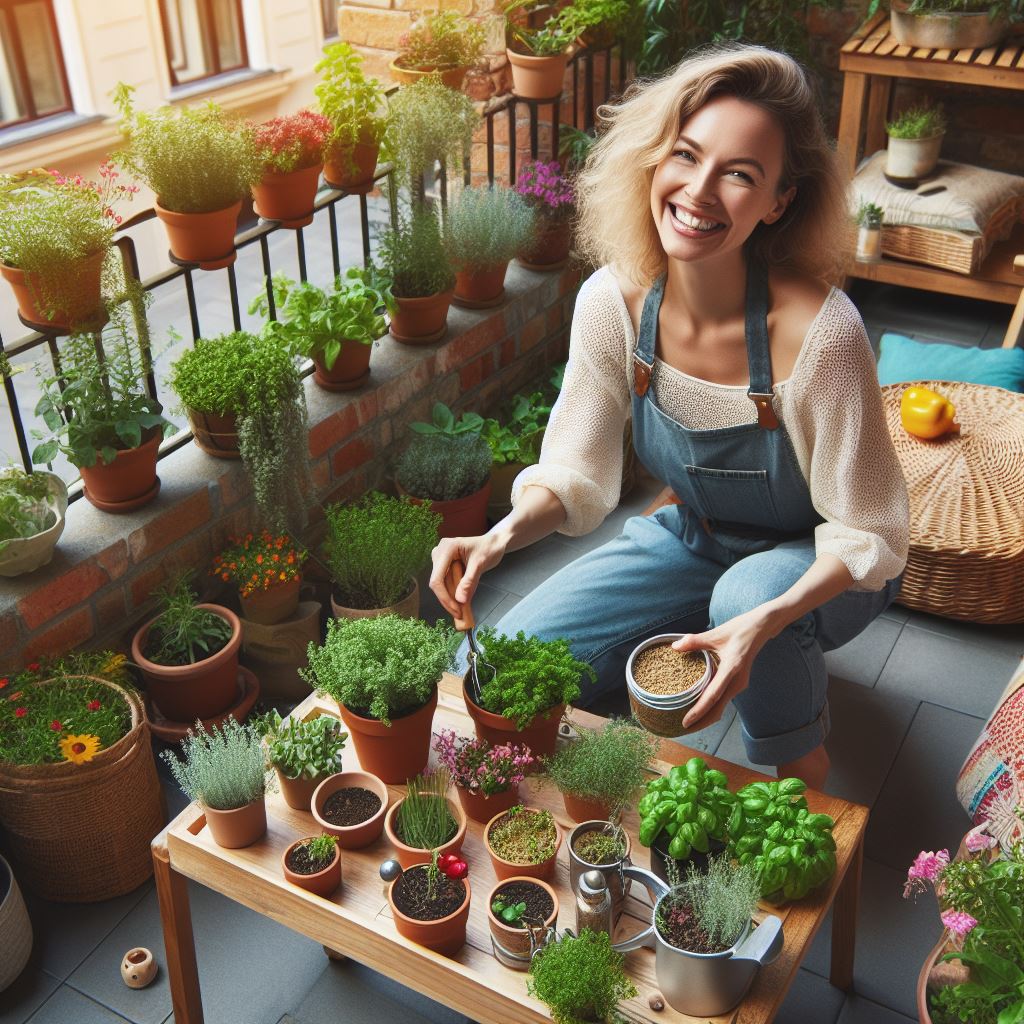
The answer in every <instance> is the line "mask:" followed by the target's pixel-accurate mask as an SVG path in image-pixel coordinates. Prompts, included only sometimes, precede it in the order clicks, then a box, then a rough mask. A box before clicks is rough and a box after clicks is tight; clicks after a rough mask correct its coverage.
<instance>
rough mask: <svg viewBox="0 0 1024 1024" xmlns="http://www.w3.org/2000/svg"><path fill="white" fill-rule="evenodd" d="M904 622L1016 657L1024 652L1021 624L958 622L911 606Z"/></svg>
mask: <svg viewBox="0 0 1024 1024" xmlns="http://www.w3.org/2000/svg"><path fill="white" fill-rule="evenodd" d="M907 622H908V623H909V624H910V625H911V626H915V627H917V628H918V629H924V630H927V631H928V632H929V633H938V634H939V635H940V636H946V637H951V638H952V639H953V640H963V641H965V642H966V643H970V644H978V645H979V646H982V647H987V648H989V649H990V650H993V651H1000V652H1005V653H1006V654H1009V655H1010V656H1011V657H1015V658H1018V659H1019V658H1020V657H1021V656H1024V625H1013V626H993V625H986V624H984V623H979V622H960V621H959V620H957V619H944V618H942V617H941V616H939V615H928V614H926V613H925V612H919V611H914V610H908V612H907Z"/></svg>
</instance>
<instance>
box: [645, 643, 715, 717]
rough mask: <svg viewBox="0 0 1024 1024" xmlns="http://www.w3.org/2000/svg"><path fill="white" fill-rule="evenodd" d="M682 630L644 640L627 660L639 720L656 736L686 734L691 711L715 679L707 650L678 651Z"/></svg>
mask: <svg viewBox="0 0 1024 1024" xmlns="http://www.w3.org/2000/svg"><path fill="white" fill-rule="evenodd" d="M680 636H682V634H681V633H659V634H658V635H657V636H652V637H649V638H648V639H646V640H643V641H641V642H640V643H639V644H637V646H636V647H634V648H633V651H632V652H631V653H630V655H629V658H627V659H626V690H627V692H628V693H629V706H630V708H631V709H632V711H633V716H634V717H635V718H636V720H637V721H638V722H639V723H640V724H641V725H642V726H643V727H644V728H645V729H646V730H647V731H648V732H653V733H654V734H655V735H656V736H683V735H685V734H686V733H688V732H693V731H694V729H696V728H699V726H691V727H690V728H689V729H688V728H686V726H684V725H683V720H684V719H685V718H686V715H687V712H688V711H689V710H690V707H691V705H693V704H694V703H695V702H696V701H697V699H698V698H699V697H700V695H701V693H703V691H704V688H705V687H706V686H707V685H708V683H709V682H710V681H711V676H712V673H713V671H714V663H713V662H712V660H711V656H710V655H709V654H708V652H707V651H677V650H674V649H673V647H672V644H673V643H674V642H675V641H676V640H678V639H679V638H680Z"/></svg>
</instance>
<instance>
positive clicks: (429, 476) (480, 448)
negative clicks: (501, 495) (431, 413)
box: [395, 434, 491, 501]
mask: <svg viewBox="0 0 1024 1024" xmlns="http://www.w3.org/2000/svg"><path fill="white" fill-rule="evenodd" d="M490 473H491V449H490V447H489V446H488V444H487V442H486V441H485V440H484V439H483V438H482V437H481V436H480V435H479V434H458V435H455V436H448V435H446V434H417V435H416V436H415V437H414V438H413V439H412V442H411V443H410V444H409V447H408V448H406V450H405V451H404V452H403V453H402V456H401V458H400V459H399V460H398V468H397V471H396V473H395V476H396V479H397V480H398V482H399V483H400V484H401V485H402V487H403V488H404V489H405V490H406V491H407V492H408V493H409V494H411V495H413V497H416V498H429V499H430V500H431V501H455V500H456V499H458V498H465V497H468V496H469V495H470V494H476V492H477V491H479V490H480V488H482V487H483V486H484V484H486V483H487V479H488V477H489V476H490Z"/></svg>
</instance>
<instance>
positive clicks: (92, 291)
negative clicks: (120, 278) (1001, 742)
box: [0, 249, 107, 331]
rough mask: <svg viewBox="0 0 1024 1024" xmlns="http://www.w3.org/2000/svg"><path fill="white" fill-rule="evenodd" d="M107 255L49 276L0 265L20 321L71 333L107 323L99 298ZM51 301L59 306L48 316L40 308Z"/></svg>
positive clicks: (96, 255) (104, 252)
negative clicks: (12, 294) (72, 330)
mask: <svg viewBox="0 0 1024 1024" xmlns="http://www.w3.org/2000/svg"><path fill="white" fill-rule="evenodd" d="M106 256H107V250H105V249H104V250H102V251H101V252H97V253H93V255H91V256H85V257H83V258H82V259H81V260H79V261H78V262H77V263H73V264H65V265H63V266H59V267H55V268H54V269H53V270H52V271H50V272H49V273H45V272H41V271H31V270H30V271H25V270H19V269H18V268H17V267H9V266H7V265H6V264H5V263H0V274H2V275H3V277H4V279H5V280H6V281H7V283H8V284H9V285H10V286H11V290H12V291H13V292H14V298H15V301H16V302H17V303H18V312H19V313H20V314H21V317H22V319H24V320H27V321H28V322H29V323H31V324H41V325H42V326H44V327H45V326H49V327H57V328H62V329H64V330H69V331H70V330H71V329H73V328H76V327H87V326H88V327H92V326H97V325H99V324H101V323H104V322H105V321H106V318H107V313H106V310H105V309H104V308H103V301H102V298H101V295H100V285H101V283H102V276H103V261H104V259H106ZM54 279H56V281H57V283H54ZM51 296H53V298H52V299H51ZM51 301H55V302H57V303H59V306H58V308H56V309H54V310H53V315H52V316H49V317H47V316H46V315H45V313H44V312H43V307H45V306H46V305H47V304H48V303H49V302H51Z"/></svg>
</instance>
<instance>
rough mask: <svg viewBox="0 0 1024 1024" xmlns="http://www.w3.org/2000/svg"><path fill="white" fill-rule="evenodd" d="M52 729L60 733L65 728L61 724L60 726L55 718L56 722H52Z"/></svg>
mask: <svg viewBox="0 0 1024 1024" xmlns="http://www.w3.org/2000/svg"><path fill="white" fill-rule="evenodd" d="M50 728H51V729H52V730H53V731H54V732H60V731H61V729H63V728H64V726H63V725H61V724H60V722H58V721H57V719H56V718H55V719H54V720H53V721H52V722H51V723H50Z"/></svg>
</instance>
